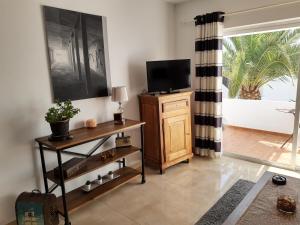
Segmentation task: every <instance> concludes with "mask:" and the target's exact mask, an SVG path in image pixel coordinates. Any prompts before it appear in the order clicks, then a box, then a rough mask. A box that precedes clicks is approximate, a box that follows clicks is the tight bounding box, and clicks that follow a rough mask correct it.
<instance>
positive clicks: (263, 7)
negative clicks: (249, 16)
mask: <svg viewBox="0 0 300 225" xmlns="http://www.w3.org/2000/svg"><path fill="white" fill-rule="evenodd" d="M296 3H300V0H296V1H291V2H284V3H278V4H273V5H265V6H260V7H256V8H251V9H247V10H240V11H235V12H229V13H225V14H224V16H233V15H238V14H241V13H247V12H255V11H259V10H262V9H269V8H274V7H278V6H285V5H292V4H296Z"/></svg>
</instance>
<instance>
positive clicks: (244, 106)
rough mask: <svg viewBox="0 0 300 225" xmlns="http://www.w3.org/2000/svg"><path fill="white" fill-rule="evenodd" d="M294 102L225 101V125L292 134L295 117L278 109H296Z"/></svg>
mask: <svg viewBox="0 0 300 225" xmlns="http://www.w3.org/2000/svg"><path fill="white" fill-rule="evenodd" d="M294 108H295V103H294V102H287V101H269V100H260V101H257V100H242V99H228V98H225V99H223V118H224V119H223V121H224V124H227V125H232V126H238V127H246V128H252V129H257V130H266V131H271V132H278V133H285V134H291V133H293V128H294V116H293V115H292V114H290V113H284V112H280V111H278V109H294Z"/></svg>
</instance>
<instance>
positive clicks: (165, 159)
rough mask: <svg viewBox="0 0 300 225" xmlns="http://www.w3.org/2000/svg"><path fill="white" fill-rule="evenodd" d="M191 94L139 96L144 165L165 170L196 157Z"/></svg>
mask: <svg viewBox="0 0 300 225" xmlns="http://www.w3.org/2000/svg"><path fill="white" fill-rule="evenodd" d="M191 94H192V92H182V93H175V94H166V95H159V96H153V95H149V94H143V95H140V96H139V101H140V113H141V120H142V121H145V122H146V125H145V162H146V164H147V165H149V166H152V167H155V168H157V169H160V171H161V173H163V171H164V170H165V169H166V168H168V167H170V166H172V165H175V164H177V163H179V162H182V161H185V160H187V161H188V160H189V159H190V158H191V157H193V153H192V135H191V105H190V104H191Z"/></svg>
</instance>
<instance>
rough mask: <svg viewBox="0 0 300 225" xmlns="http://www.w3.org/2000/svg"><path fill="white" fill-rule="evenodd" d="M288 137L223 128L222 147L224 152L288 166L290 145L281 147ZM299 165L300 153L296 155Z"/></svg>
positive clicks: (235, 128) (242, 129)
mask: <svg viewBox="0 0 300 225" xmlns="http://www.w3.org/2000/svg"><path fill="white" fill-rule="evenodd" d="M288 137H289V135H285V134H276V133H270V132H265V131H258V130H250V129H244V128H238V127H231V126H225V128H224V132H223V144H224V145H223V147H224V151H225V152H230V153H235V154H239V155H244V156H248V157H252V158H257V159H260V160H265V161H271V162H277V163H281V164H287V165H289V164H290V160H291V151H292V143H291V141H289V142H288V143H287V144H286V145H285V146H284V147H283V148H281V145H282V144H283V143H284V142H285V140H287V138H288ZM297 162H298V165H300V153H299V151H298V154H297Z"/></svg>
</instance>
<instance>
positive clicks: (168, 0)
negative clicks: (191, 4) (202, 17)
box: [165, 0, 191, 4]
mask: <svg viewBox="0 0 300 225" xmlns="http://www.w3.org/2000/svg"><path fill="white" fill-rule="evenodd" d="M165 1H166V2H171V3H175V4H176V3H181V2H187V1H191V0H165Z"/></svg>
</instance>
